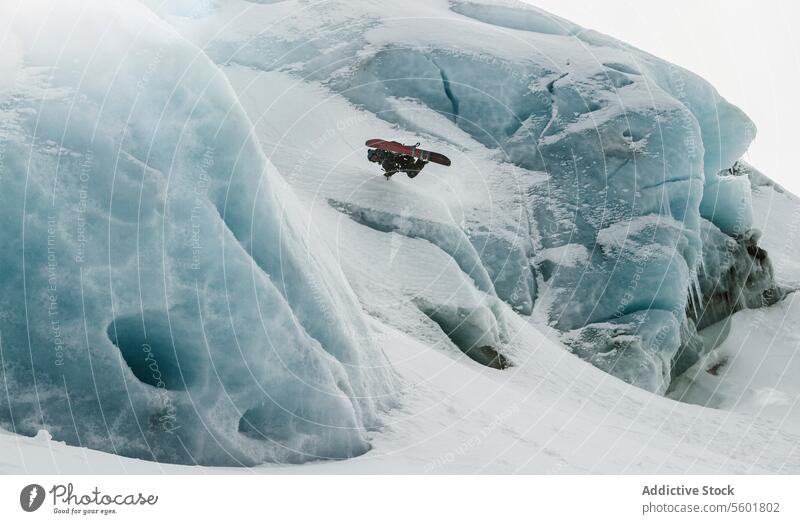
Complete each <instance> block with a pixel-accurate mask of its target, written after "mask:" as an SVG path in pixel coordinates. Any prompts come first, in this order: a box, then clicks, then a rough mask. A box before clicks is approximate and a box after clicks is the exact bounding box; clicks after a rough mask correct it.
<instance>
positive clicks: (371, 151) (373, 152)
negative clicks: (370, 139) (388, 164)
mask: <svg viewBox="0 0 800 524" xmlns="http://www.w3.org/2000/svg"><path fill="white" fill-rule="evenodd" d="M377 156H378V152H377V151H376V150H375V149H367V160H369V161H370V162H375V160H373V159H374V158H376V157H377Z"/></svg>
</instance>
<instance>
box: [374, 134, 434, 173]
mask: <svg viewBox="0 0 800 524" xmlns="http://www.w3.org/2000/svg"><path fill="white" fill-rule="evenodd" d="M366 146H367V147H374V148H376V149H383V150H384V151H391V152H392V153H398V154H400V155H408V156H410V157H413V158H419V159H420V160H422V161H424V162H433V163H435V164H441V165H443V166H449V165H450V159H449V158H447V157H446V156H444V155H443V154H441V153H434V152H433V151H426V150H425V149H420V148H418V147H417V146H406V145H403V144H401V143H400V142H392V141H389V140H381V139H380V138H371V139H370V140H367V143H366Z"/></svg>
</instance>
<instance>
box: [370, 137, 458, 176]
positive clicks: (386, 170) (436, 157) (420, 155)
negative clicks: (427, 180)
mask: <svg viewBox="0 0 800 524" xmlns="http://www.w3.org/2000/svg"><path fill="white" fill-rule="evenodd" d="M365 145H366V146H367V147H370V148H374V149H368V150H367V159H368V160H369V161H370V162H374V163H376V164H380V165H381V167H382V168H383V176H385V177H386V180H389V179H390V178H391V177H392V175H394V174H395V173H399V172H401V171H402V172H404V173H406V174H407V175H408V178H414V177H415V176H417V175H418V174H419V172H420V171H422V168H424V167H425V166H426V165H427V164H428V162H435V163H437V164H441V165H443V166H449V165H450V159H449V158H447V157H446V156H444V155H443V154H441V153H434V152H432V151H426V150H424V149H419V142H417V144H416V145H413V146H406V145H403V144H401V143H399V142H391V141H388V140H381V139H378V138H372V139H370V140H367V143H366V144H365Z"/></svg>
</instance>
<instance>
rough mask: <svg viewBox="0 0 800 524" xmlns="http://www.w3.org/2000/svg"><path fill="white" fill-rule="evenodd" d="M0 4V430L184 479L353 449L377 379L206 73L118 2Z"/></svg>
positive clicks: (380, 392) (374, 352)
mask: <svg viewBox="0 0 800 524" xmlns="http://www.w3.org/2000/svg"><path fill="white" fill-rule="evenodd" d="M8 4H15V5H8ZM8 4H4V7H3V8H2V9H0V11H2V12H3V13H4V14H3V16H0V18H4V19H13V22H14V23H13V25H12V26H11V32H10V34H8V35H7V36H6V44H4V48H3V50H2V51H0V57H2V58H1V59H0V64H2V65H0V68H2V72H3V74H2V75H0V111H1V112H2V123H0V148H1V149H2V179H0V208H2V210H3V216H4V219H3V221H2V223H1V224H2V225H0V229H2V234H0V243H1V247H2V249H0V267H2V280H0V332H1V333H2V339H1V340H0V350H1V351H2V374H3V386H4V391H7V392H11V393H10V394H9V395H6V394H4V395H2V398H0V424H2V426H3V427H5V428H8V429H11V430H13V431H16V432H18V433H22V434H26V435H35V434H36V433H37V431H38V430H40V429H46V430H47V431H48V432H49V433H50V434H52V435H53V437H54V438H55V439H57V440H61V441H65V442H67V443H69V444H74V445H82V446H88V447H91V448H95V449H100V450H105V451H109V452H114V453H118V454H121V455H126V456H132V457H139V458H146V459H151V460H158V461H169V462H179V463H189V464H208V465H253V464H258V463H261V462H264V461H279V462H301V461H306V460H313V459H317V458H346V457H352V456H354V455H358V454H360V453H363V452H365V451H366V450H367V449H369V442H368V436H367V432H366V431H367V429H369V428H370V427H374V426H376V425H378V424H379V420H378V415H379V412H380V410H381V409H382V408H383V407H385V406H388V405H389V404H390V403H391V402H392V392H393V388H394V374H393V372H392V370H391V369H390V367H389V365H388V363H387V361H386V360H385V358H384V356H383V354H382V352H381V351H380V349H379V347H378V346H377V345H376V344H375V343H374V341H372V340H371V339H370V337H369V336H368V333H369V331H368V328H367V326H366V324H365V321H364V319H363V318H362V312H361V309H360V306H359V305H358V302H357V299H356V298H355V296H354V295H353V293H352V291H351V290H350V288H349V285H348V284H347V283H346V282H345V281H344V279H343V278H342V277H341V275H340V273H339V272H337V270H336V269H335V268H336V267H337V261H336V259H335V258H333V256H332V255H330V254H328V253H326V252H325V250H324V249H320V248H319V244H320V242H319V241H318V240H315V234H314V229H313V227H311V226H310V225H309V224H308V223H307V217H306V215H305V213H304V212H303V210H302V209H301V208H300V206H298V204H297V203H296V202H295V198H294V196H293V194H292V192H291V190H290V189H289V188H288V187H287V186H286V184H285V183H284V182H283V181H282V179H281V178H280V176H279V175H278V174H277V172H276V170H275V168H274V167H273V166H272V165H271V163H270V162H269V161H268V160H267V159H266V158H265V156H264V154H263V153H262V151H261V149H260V147H259V145H258V144H257V141H256V140H255V138H254V136H253V133H252V127H251V124H250V122H249V120H248V119H247V117H246V116H245V115H244V113H243V111H242V109H241V107H240V106H239V104H238V102H237V100H236V97H235V95H234V94H233V92H232V90H231V88H230V86H229V84H228V83H227V81H226V80H225V78H224V76H223V75H221V73H220V71H219V69H218V68H217V67H216V66H215V65H214V64H213V63H212V62H211V61H210V60H208V59H207V58H206V57H205V55H204V54H203V53H202V51H200V50H199V49H198V48H196V47H194V46H193V45H191V44H189V43H188V42H187V41H186V40H185V39H183V38H182V37H180V36H179V35H177V34H176V33H175V32H174V30H173V29H172V28H171V27H170V26H168V25H167V24H166V23H165V22H163V21H162V20H161V19H159V18H157V17H156V16H155V15H154V14H153V13H152V12H151V11H150V10H148V9H147V8H145V7H143V6H141V5H139V4H138V3H136V2H126V1H121V0H113V1H103V2H99V1H98V2H91V3H84V2H77V1H66V2H45V1H35V2H28V1H25V2H17V3H15V2H10V3H8ZM8 10H11V11H15V10H16V12H14V13H13V16H11V14H10V11H8ZM43 12H47V13H49V16H47V17H42V16H41V13H43ZM6 15H8V16H6ZM76 28H78V29H77V30H76Z"/></svg>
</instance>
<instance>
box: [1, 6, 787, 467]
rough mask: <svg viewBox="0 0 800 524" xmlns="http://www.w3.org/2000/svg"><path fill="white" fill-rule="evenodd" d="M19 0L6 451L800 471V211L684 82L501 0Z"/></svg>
mask: <svg viewBox="0 0 800 524" xmlns="http://www.w3.org/2000/svg"><path fill="white" fill-rule="evenodd" d="M0 10H2V11H5V12H2V13H0V14H2V15H3V16H0V20H2V22H0V24H4V25H3V26H2V34H3V35H5V41H7V42H10V44H8V45H4V48H3V50H2V51H0V110H1V111H2V116H3V118H2V121H0V154H1V156H0V161H1V162H2V163H0V168H2V170H0V174H1V175H0V176H2V178H0V205H1V207H2V210H3V211H2V213H3V217H4V220H3V221H2V223H1V224H2V225H1V226H0V227H2V236H0V242H2V243H3V245H2V247H3V249H2V251H0V252H1V253H2V255H0V257H2V258H1V259H0V260H2V265H0V268H1V269H2V276H0V278H2V280H0V289H2V293H0V333H1V334H2V338H1V339H0V349H2V357H3V359H2V367H3V379H4V388H5V392H6V394H5V395H0V424H2V427H3V428H5V429H6V430H8V431H12V432H15V433H17V434H20V435H28V436H33V435H36V434H37V432H39V431H40V430H46V432H47V433H44V432H40V433H39V435H38V437H35V438H29V437H17V436H14V435H12V434H0V449H3V452H4V455H5V456H7V457H8V458H7V459H6V462H9V464H8V466H4V467H3V471H26V470H27V471H54V470H55V471H64V470H67V471H98V470H100V471H137V472H139V471H183V468H184V467H185V466H176V465H166V464H164V463H178V464H187V465H191V464H200V465H204V466H255V465H258V464H264V463H297V462H309V461H318V460H320V459H342V458H350V460H346V461H339V462H332V461H320V462H315V463H313V464H307V465H303V466H287V467H285V468H277V467H274V466H272V467H268V466H263V467H261V468H260V469H259V471H269V472H272V471H313V472H327V471H330V472H345V471H364V472H366V471H369V472H384V471H408V472H413V471H416V472H453V471H459V472H476V471H487V472H513V471H526V472H590V471H595V472H642V473H653V472H674V473H678V472H687V471H691V472H779V471H790V472H796V471H798V469H800V456H798V455H797V453H796V449H797V446H798V443H800V419H798V418H797V409H796V407H795V405H796V404H797V401H798V399H800V390H799V389H798V388H796V387H795V386H794V385H793V384H794V382H796V377H797V374H798V373H800V368H798V364H797V362H795V360H796V359H795V358H794V354H795V351H796V346H797V343H796V341H795V335H794V330H793V329H792V327H791V326H794V325H795V324H794V322H795V321H796V320H797V319H798V318H800V317H798V316H797V312H796V308H795V307H793V300H794V295H793V294H792V291H793V290H794V289H796V288H797V284H798V281H800V267H796V266H797V262H796V260H798V258H797V256H796V255H798V254H799V253H798V248H797V247H795V245H794V241H793V239H794V237H795V236H796V235H797V226H798V224H799V223H800V222H799V221H798V217H800V206H798V202H797V200H796V199H795V197H794V196H792V195H790V194H788V193H786V192H785V191H783V190H782V189H781V188H780V187H779V186H777V185H775V184H773V183H771V182H770V180H769V178H767V177H766V176H765V175H763V174H761V173H759V172H758V171H757V170H756V169H755V168H753V167H752V166H749V165H747V164H746V163H745V162H743V161H741V157H742V155H743V154H744V153H745V151H746V149H747V147H748V144H749V143H750V141H751V140H752V139H753V137H754V136H755V126H754V125H753V123H752V122H751V121H750V120H749V119H748V118H747V117H746V115H744V114H743V113H742V112H741V111H740V110H739V109H738V108H736V107H734V106H732V105H731V104H729V103H728V102H726V101H725V100H724V99H723V98H722V97H721V96H720V95H719V94H718V93H717V92H716V91H715V90H714V89H713V87H711V86H710V85H709V84H707V83H706V82H705V81H704V80H702V79H701V78H699V77H697V76H696V75H694V74H692V73H690V72H688V71H685V70H683V69H681V68H679V67H677V66H674V65H672V64H669V63H667V62H664V61H662V60H660V59H658V58H656V57H653V56H651V55H648V54H646V53H644V52H642V51H639V50H637V49H634V48H632V47H630V46H628V45H626V44H624V43H621V42H619V41H616V40H614V39H612V38H610V37H607V36H604V35H601V34H599V33H596V32H593V31H591V30H587V29H584V28H581V27H578V26H576V25H575V24H572V23H570V22H568V21H565V20H562V19H559V18H557V17H554V16H552V15H549V14H547V13H544V12H542V11H540V10H537V9H536V8H533V7H531V6H526V5H523V4H517V3H515V2H506V1H503V2H483V1H482V2H480V3H477V2H465V1H447V0H434V1H421V0H420V1H409V2H403V3H402V5H400V4H398V3H393V2H368V1H365V0H348V1H335V0H330V1H328V0H326V1H323V2H307V1H300V0H285V1H278V2H249V1H244V0H226V1H218V2H210V1H196V2H190V1H177V0H176V1H172V0H171V1H166V2H165V1H162V0H147V1H146V2H144V3H140V2H137V1H135V0H113V1H105V2H99V1H98V2H94V1H92V2H78V1H77V0H76V1H60V2H56V1H48V0H36V1H33V2H31V1H22V0H19V1H17V0H14V1H12V2H9V3H6V4H4V6H3V7H2V8H0ZM368 138H386V139H396V140H400V141H403V142H406V143H415V142H417V141H420V142H422V143H423V144H424V146H425V147H426V148H427V149H431V150H435V151H439V152H442V153H444V154H446V155H447V156H448V157H450V158H451V159H452V166H451V167H449V168H446V167H443V166H439V165H435V164H430V165H429V166H428V167H426V168H425V170H424V171H423V172H422V173H421V175H420V176H419V177H416V178H415V179H413V180H411V179H408V178H406V177H405V176H404V175H396V176H395V177H393V178H392V179H391V180H390V181H388V182H387V181H385V180H384V179H383V177H381V176H379V173H377V172H376V166H375V165H373V164H370V163H369V162H367V160H366V158H365V157H366V148H365V147H363V143H364V140H366V139H368ZM754 319H757V320H754ZM698 329H700V331H699V332H698ZM620 379H621V380H620ZM705 406H707V407H705ZM60 442H64V443H66V444H61V443H60ZM75 446H77V447H80V448H92V449H95V450H100V451H104V452H108V453H111V454H115V455H122V456H125V457H133V458H135V459H145V460H152V461H156V462H157V463H156V462H153V463H148V462H142V461H140V460H134V459H129V458H125V459H123V458H120V457H117V456H114V455H105V454H102V453H97V452H94V451H91V452H90V451H86V450H85V449H84V450H80V449H77V448H75ZM48 449H49V451H47V450H48ZM352 457H357V458H352Z"/></svg>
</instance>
